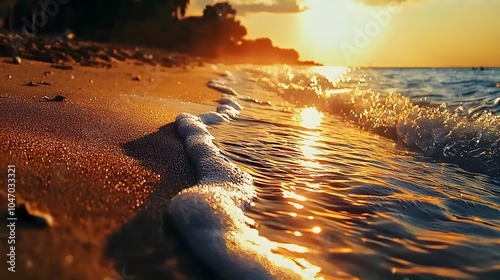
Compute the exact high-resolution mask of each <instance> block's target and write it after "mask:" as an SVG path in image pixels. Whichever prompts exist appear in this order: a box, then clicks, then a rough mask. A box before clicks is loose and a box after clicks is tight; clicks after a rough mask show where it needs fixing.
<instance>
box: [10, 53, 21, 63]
mask: <svg viewBox="0 0 500 280" xmlns="http://www.w3.org/2000/svg"><path fill="white" fill-rule="evenodd" d="M12 62H13V63H15V64H21V62H22V60H21V58H20V57H19V56H18V55H16V56H15V57H13V58H12Z"/></svg>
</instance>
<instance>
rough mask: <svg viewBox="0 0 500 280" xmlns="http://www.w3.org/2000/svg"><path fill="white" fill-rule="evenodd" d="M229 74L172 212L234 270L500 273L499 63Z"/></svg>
mask: <svg viewBox="0 0 500 280" xmlns="http://www.w3.org/2000/svg"><path fill="white" fill-rule="evenodd" d="M215 68H216V70H217V71H219V72H220V73H221V77H220V78H219V79H216V80H214V81H211V82H210V83H209V86H210V87H212V88H215V89H217V90H219V91H221V93H222V94H223V95H222V98H221V100H220V104H221V106H219V107H218V108H217V113H216V112H207V113H205V114H202V115H200V116H192V115H189V114H182V115H181V116H179V117H178V119H177V124H178V128H179V133H180V135H181V137H182V138H183V139H184V142H185V146H186V151H187V153H188V155H189V157H190V158H191V160H192V161H193V162H194V163H195V165H196V167H197V169H198V173H199V178H200V181H199V183H198V185H196V186H193V187H192V188H189V189H186V190H184V191H183V192H181V193H180V194H178V195H177V196H176V197H175V198H174V199H173V200H172V203H171V205H170V208H169V212H170V214H171V216H172V217H173V218H174V220H175V224H176V226H177V227H178V229H179V230H180V232H181V233H182V234H183V236H184V237H185V239H186V240H187V241H188V243H189V244H190V246H191V248H192V249H193V250H194V251H195V252H196V253H197V254H198V256H199V257H200V258H201V259H202V260H203V261H205V262H206V263H207V264H208V265H209V266H211V267H212V268H213V269H214V270H215V271H217V272H218V273H219V275H220V277H221V278H222V279H381V280H383V279H401V280H403V279H412V280H413V279H500V115H499V114H500V69H485V70H484V71H474V70H472V69H362V68H345V67H290V66H286V65H276V66H252V65H242V66H236V67H224V66H218V67H215Z"/></svg>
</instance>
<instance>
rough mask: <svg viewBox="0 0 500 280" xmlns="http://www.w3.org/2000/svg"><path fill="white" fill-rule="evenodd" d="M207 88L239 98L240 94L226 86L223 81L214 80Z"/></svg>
mask: <svg viewBox="0 0 500 280" xmlns="http://www.w3.org/2000/svg"><path fill="white" fill-rule="evenodd" d="M207 86H208V87H209V88H212V89H215V90H217V91H219V92H221V93H224V94H228V95H233V96H238V95H239V94H238V92H237V91H236V90H234V89H232V88H230V87H228V86H226V85H225V84H223V82H222V81H221V80H212V81H210V82H208V83H207Z"/></svg>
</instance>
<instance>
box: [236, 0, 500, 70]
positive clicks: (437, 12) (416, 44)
mask: <svg viewBox="0 0 500 280" xmlns="http://www.w3.org/2000/svg"><path fill="white" fill-rule="evenodd" d="M247 2H251V1H247ZM254 2H259V1H257V0H256V1H254ZM276 2H277V1H276ZM290 2H293V1H290ZM396 2H397V3H398V4H397V5H395V4H394V3H396ZM296 3H297V5H299V6H300V7H301V6H304V7H306V9H303V10H299V11H297V12H289V13H286V12H276V13H273V12H255V13H245V12H242V13H240V18H241V20H242V22H243V24H245V26H247V31H248V37H249V38H261V37H269V38H271V39H272V40H273V42H275V44H276V45H278V46H281V47H286V48H294V49H296V50H297V51H298V52H299V53H300V55H301V58H302V59H305V60H314V61H318V62H321V63H323V64H326V65H338V66H370V65H371V66H384V67H390V66H409V67H416V66H417V67H422V66H436V67H451V66H467V67H469V66H481V65H482V66H499V65H500V57H499V56H498V55H496V53H497V50H498V49H499V48H500V37H499V36H494V35H493V34H497V33H498V30H497V29H498V26H499V25H500V18H499V17H498V13H497V11H499V10H500V1H490V0H478V1H460V2H453V3H451V2H449V1H440V0H422V1H412V0H406V1H389V0H387V1H385V0H379V1H367V0H337V1H331V0H303V1H296ZM374 4H376V5H374ZM276 5H277V4H276ZM240 6H241V7H244V5H240ZM237 9H238V8H237ZM240 9H241V8H240ZM284 30H286V31H285V32H284ZM458 46H459V47H458ZM450 50H453V51H452V52H450ZM457 57H460V59H457Z"/></svg>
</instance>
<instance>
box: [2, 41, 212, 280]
mask: <svg viewBox="0 0 500 280" xmlns="http://www.w3.org/2000/svg"><path fill="white" fill-rule="evenodd" d="M11 39H13V40H14V41H15V40H16V39H17V40H21V39H22V38H8V37H6V36H3V37H0V42H1V44H0V56H1V57H0V73H1V76H0V81H1V83H0V141H1V142H2V143H4V145H0V166H2V168H5V170H4V171H6V168H7V165H15V168H16V193H15V195H16V206H17V208H16V211H21V208H22V205H24V206H29V209H31V211H32V214H33V213H34V216H36V217H38V216H39V217H44V216H46V217H51V219H53V224H51V225H39V224H36V223H34V222H33V220H31V219H27V218H26V217H24V218H23V217H20V218H19V219H18V226H17V228H16V242H17V243H16V244H17V247H16V272H15V273H11V272H8V271H7V270H2V271H1V272H0V278H1V279H31V278H32V279H92V280H94V279H118V278H117V277H123V274H125V276H127V275H130V276H135V277H136V278H134V279H136V280H137V279H183V278H184V279H204V277H205V276H206V275H209V274H207V273H210V272H209V271H206V269H205V268H204V267H203V265H202V264H200V263H198V262H197V261H196V260H194V259H193V258H192V257H190V256H189V253H188V252H186V250H184V249H183V247H182V246H183V245H182V242H181V241H179V239H178V237H177V236H176V235H175V231H174V230H173V229H172V226H171V225H170V223H169V221H168V219H167V220H165V217H164V216H163V213H164V210H165V206H166V205H167V204H168V201H169V200H170V198H171V197H173V196H174V195H175V194H176V193H177V192H178V191H180V190H181V189H183V188H185V187H188V186H190V185H192V184H194V183H195V182H196V172H195V170H194V169H193V167H192V166H191V165H190V163H189V161H188V159H187V157H186V155H185V154H184V148H183V145H182V143H181V142H180V140H179V138H178V136H177V133H176V128H175V125H174V124H173V121H174V120H175V117H176V116H177V115H178V114H179V113H181V112H190V113H195V114H197V113H201V112H205V111H208V110H213V108H214V107H215V104H216V103H215V102H214V101H215V100H217V99H219V98H220V93H218V92H215V91H213V90H210V89H208V88H207V87H206V86H205V84H206V82H207V81H209V80H210V79H212V78H213V77H215V76H216V75H217V73H216V72H215V71H214V70H213V69H211V68H209V67H205V66H202V65H203V63H202V62H201V61H200V60H198V59H197V58H196V57H190V56H187V55H182V54H177V53H169V52H161V51H158V50H152V49H143V48H137V49H135V48H122V47H119V46H114V45H111V44H97V43H86V42H76V41H74V42H72V41H63V40H60V39H40V40H39V39H36V38H34V39H33V40H32V41H29V42H28V43H27V44H26V42H23V43H25V44H24V45H25V46H26V47H25V49H23V50H22V52H21V53H15V52H12V50H11V49H9V46H8V45H9V44H10V43H11V42H12V40H11ZM37 40H38V41H37ZM17 56H19V59H18V58H16V57H17ZM3 173H4V174H5V172H3ZM0 185H2V186H6V185H7V177H6V176H1V177H0ZM0 200H1V201H2V205H5V203H4V202H5V201H7V190H6V188H5V187H4V188H2V189H0ZM36 213H38V214H36ZM6 215H7V213H6V209H2V210H1V211H0V216H2V218H3V219H4V221H5V216H6ZM4 230H5V229H2V231H1V232H0V233H2V234H4ZM2 242H4V240H2ZM2 248H4V246H3V244H2ZM0 261H1V262H2V263H4V264H5V263H6V261H7V257H6V254H5V253H4V252H2V254H1V257H0ZM193 268H196V269H193ZM117 275H118V276H117ZM120 275H122V276H120ZM124 279H126V278H124Z"/></svg>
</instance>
